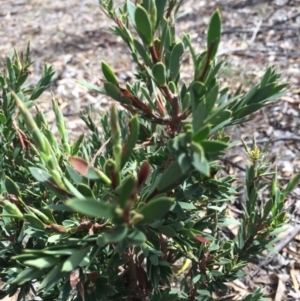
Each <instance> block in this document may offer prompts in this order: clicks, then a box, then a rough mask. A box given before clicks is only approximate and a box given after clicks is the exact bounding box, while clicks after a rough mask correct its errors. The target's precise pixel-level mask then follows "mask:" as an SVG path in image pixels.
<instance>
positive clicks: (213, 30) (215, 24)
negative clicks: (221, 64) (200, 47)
mask: <svg viewBox="0 0 300 301" xmlns="http://www.w3.org/2000/svg"><path fill="white" fill-rule="evenodd" d="M220 40H221V15H220V11H219V9H216V10H215V12H214V13H213V15H212V16H211V18H210V22H209V26H208V32H207V49H210V48H211V47H212V44H213V47H212V50H211V55H210V60H213V59H214V57H215V55H216V54H217V51H218V47H219V43H220Z"/></svg>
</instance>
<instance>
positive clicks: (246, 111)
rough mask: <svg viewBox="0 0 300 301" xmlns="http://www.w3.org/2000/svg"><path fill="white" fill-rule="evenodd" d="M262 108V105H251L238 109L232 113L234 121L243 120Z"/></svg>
mask: <svg viewBox="0 0 300 301" xmlns="http://www.w3.org/2000/svg"><path fill="white" fill-rule="evenodd" d="M263 106H264V104H262V103H254V104H251V105H246V106H244V107H243V108H240V109H239V110H237V111H235V112H234V115H233V116H234V119H238V118H243V117H245V116H247V115H250V114H252V113H254V112H256V111H258V110H259V109H261V108H262V107H263Z"/></svg>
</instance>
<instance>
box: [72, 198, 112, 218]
mask: <svg viewBox="0 0 300 301" xmlns="http://www.w3.org/2000/svg"><path fill="white" fill-rule="evenodd" d="M66 205H67V206H69V207H70V208H71V209H73V210H74V211H78V212H80V213H82V214H85V215H87V216H93V217H98V218H112V217H113V215H114V206H113V205H111V204H109V203H105V202H102V201H97V200H95V199H92V198H86V199H76V198H74V199H70V200H68V201H66Z"/></svg>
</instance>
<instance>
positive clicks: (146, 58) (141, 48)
mask: <svg viewBox="0 0 300 301" xmlns="http://www.w3.org/2000/svg"><path fill="white" fill-rule="evenodd" d="M133 43H134V47H135V49H136V50H137V52H138V54H139V55H140V56H141V58H142V59H143V60H144V62H145V64H146V65H147V66H150V65H151V59H150V56H149V53H148V52H147V51H146V50H145V47H144V46H143V45H142V44H141V43H140V42H139V41H138V40H136V39H134V40H133Z"/></svg>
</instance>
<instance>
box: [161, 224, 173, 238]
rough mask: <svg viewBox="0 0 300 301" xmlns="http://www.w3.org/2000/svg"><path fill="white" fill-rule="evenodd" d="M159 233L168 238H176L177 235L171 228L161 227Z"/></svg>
mask: <svg viewBox="0 0 300 301" xmlns="http://www.w3.org/2000/svg"><path fill="white" fill-rule="evenodd" d="M158 231H159V232H160V233H161V234H163V235H166V236H167V237H175V236H176V235H177V234H176V232H175V230H174V229H173V228H172V227H170V226H161V227H159V228H158Z"/></svg>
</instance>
